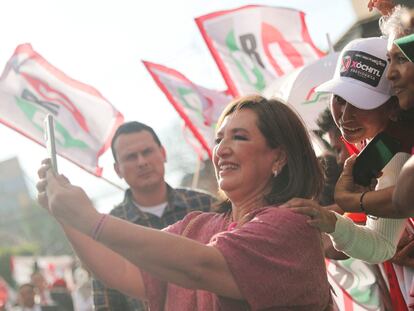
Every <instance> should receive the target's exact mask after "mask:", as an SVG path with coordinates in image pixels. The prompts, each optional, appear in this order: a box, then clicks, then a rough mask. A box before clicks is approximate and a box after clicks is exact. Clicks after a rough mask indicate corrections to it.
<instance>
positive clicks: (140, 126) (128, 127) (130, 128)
mask: <svg viewBox="0 0 414 311" xmlns="http://www.w3.org/2000/svg"><path fill="white" fill-rule="evenodd" d="M142 131H147V132H149V133H150V134H151V135H152V137H153V138H154V141H155V142H156V143H157V144H158V146H160V147H161V141H160V139H159V138H158V136H157V134H155V131H154V130H153V129H152V127H150V126H148V125H146V124H144V123H141V122H137V121H131V122H126V123H124V124H122V125H120V126H119V127H118V129H117V130H116V132H115V134H114V136H113V137H112V142H111V149H112V155H113V157H114V160H115V162H116V161H117V159H116V154H115V142H116V139H117V138H118V137H119V135H122V134H131V133H138V132H142Z"/></svg>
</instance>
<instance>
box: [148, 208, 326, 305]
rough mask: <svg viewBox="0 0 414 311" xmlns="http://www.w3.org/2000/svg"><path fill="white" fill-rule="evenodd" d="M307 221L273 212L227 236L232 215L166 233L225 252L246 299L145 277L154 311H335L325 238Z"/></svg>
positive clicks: (191, 218) (194, 217)
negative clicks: (184, 237) (324, 248)
mask: <svg viewBox="0 0 414 311" xmlns="http://www.w3.org/2000/svg"><path fill="white" fill-rule="evenodd" d="M306 219H307V217H305V216H303V215H299V214H295V213H292V212H291V211H289V210H287V209H283V208H277V207H267V208H262V209H259V210H257V211H255V212H254V214H253V218H252V219H251V220H250V221H249V222H247V223H245V224H244V225H242V226H241V227H240V228H234V229H233V230H231V231H227V229H228V227H229V224H230V221H229V216H228V215H225V214H217V213H202V212H193V213H190V214H188V215H187V216H186V217H185V218H184V219H183V220H182V221H179V222H177V223H176V224H174V225H171V226H169V227H167V228H165V229H164V230H165V231H167V232H170V233H174V234H179V235H182V233H183V232H184V230H185V236H187V237H189V238H191V239H194V240H196V241H199V242H201V243H204V244H206V245H211V246H214V247H216V248H217V249H219V250H220V252H221V253H222V254H223V256H224V258H225V259H226V261H227V264H228V266H229V269H230V271H231V272H232V273H233V276H234V279H235V281H236V283H237V284H238V286H239V289H240V291H241V293H242V295H243V297H244V299H245V300H243V301H242V300H234V299H230V298H226V297H222V296H218V295H216V294H214V293H211V292H207V291H203V290H192V289H186V288H183V287H179V286H176V285H174V284H172V283H167V282H164V281H161V280H159V279H157V278H155V277H152V276H151V275H150V274H148V273H145V272H143V278H144V283H145V287H146V293H147V297H148V302H149V307H150V309H151V311H162V310H183V311H190V310H203V311H204V310H205V311H210V310H212V311H215V310H217V311H218V310H221V311H230V310H231V311H234V310H297V311H301V310H303V311H305V310H306V311H312V310H315V311H316V310H318V311H321V310H330V308H329V307H328V302H329V301H330V292H329V285H328V281H327V276H326V270H325V263H324V255H323V250H322V243H321V237H320V233H319V231H317V230H316V229H314V228H312V227H311V226H309V225H308V224H307V223H306ZM190 222H191V223H190ZM188 225H189V226H188ZM187 226H188V228H187V229H186V227H187Z"/></svg>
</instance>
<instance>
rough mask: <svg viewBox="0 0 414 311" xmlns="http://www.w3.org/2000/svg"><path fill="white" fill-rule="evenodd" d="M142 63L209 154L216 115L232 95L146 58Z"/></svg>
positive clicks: (212, 142)
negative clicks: (194, 81)
mask: <svg viewBox="0 0 414 311" xmlns="http://www.w3.org/2000/svg"><path fill="white" fill-rule="evenodd" d="M143 63H144V65H145V67H146V68H147V70H148V71H149V73H150V74H151V76H152V78H153V79H154V81H155V83H156V84H157V85H158V86H159V88H160V89H161V90H162V91H163V92H164V94H165V96H167V98H168V100H169V101H170V103H171V104H172V105H173V106H174V108H175V110H176V111H177V112H178V114H179V115H180V117H181V118H182V119H183V120H184V122H185V125H186V126H187V127H188V128H189V129H190V131H191V132H192V133H193V135H194V136H195V138H196V139H197V140H198V141H199V142H200V144H201V146H202V147H203V149H204V150H205V151H206V152H207V153H208V155H209V157H211V155H212V147H213V145H214V130H215V126H216V123H217V120H218V117H219V116H220V114H221V112H222V111H223V109H224V107H225V106H226V105H227V104H228V103H229V102H230V100H231V99H232V98H231V97H230V96H228V95H226V94H225V93H224V92H220V91H216V90H210V89H207V88H204V87H202V86H199V85H196V84H194V83H192V82H191V81H190V80H188V79H187V78H186V77H185V76H184V75H182V74H181V73H179V72H178V71H176V70H174V69H171V68H168V67H165V66H163V65H159V64H154V63H150V62H147V61H143Z"/></svg>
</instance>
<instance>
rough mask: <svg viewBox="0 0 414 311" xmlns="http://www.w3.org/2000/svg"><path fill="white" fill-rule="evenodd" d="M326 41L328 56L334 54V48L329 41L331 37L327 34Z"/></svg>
mask: <svg viewBox="0 0 414 311" xmlns="http://www.w3.org/2000/svg"><path fill="white" fill-rule="evenodd" d="M326 40H327V41H328V51H329V54H331V53H334V52H335V51H334V48H333V45H332V41H331V37H330V35H329V33H326Z"/></svg>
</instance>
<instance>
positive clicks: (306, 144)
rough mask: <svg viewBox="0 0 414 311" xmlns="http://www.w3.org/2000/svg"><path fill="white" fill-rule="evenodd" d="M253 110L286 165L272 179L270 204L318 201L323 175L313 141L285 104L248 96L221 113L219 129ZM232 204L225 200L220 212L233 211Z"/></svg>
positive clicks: (232, 103)
mask: <svg viewBox="0 0 414 311" xmlns="http://www.w3.org/2000/svg"><path fill="white" fill-rule="evenodd" d="M242 109H250V110H251V111H253V112H254V113H255V114H256V116H257V127H258V128H259V130H260V132H261V133H262V134H263V136H264V137H265V139H266V142H267V144H268V146H269V147H270V148H278V147H281V148H282V149H283V150H284V151H285V153H286V158H287V163H286V165H285V166H284V167H283V169H282V170H281V172H279V174H278V175H277V177H274V178H273V179H272V189H271V191H270V193H268V194H266V195H265V198H264V202H265V203H266V204H269V205H273V204H281V203H284V202H286V201H288V200H290V199H291V198H293V197H301V198H308V199H311V198H317V197H318V196H319V193H320V191H321V189H322V184H323V174H322V170H321V167H320V164H319V161H318V160H317V158H316V155H315V152H314V150H313V148H312V144H311V142H310V138H309V135H308V132H307V130H306V129H305V126H304V125H303V123H302V120H301V119H300V117H299V116H298V115H297V114H296V113H295V112H294V111H293V110H292V109H291V108H289V107H288V106H287V105H286V104H284V103H282V102H280V101H278V100H276V99H269V100H268V99H266V98H264V97H262V96H258V95H253V96H245V97H242V98H239V99H236V100H234V101H232V102H231V103H230V104H229V105H228V106H227V107H226V108H225V110H224V111H223V113H222V114H221V116H220V118H219V120H218V123H217V127H220V125H221V124H222V123H223V120H224V118H225V117H227V116H228V115H231V114H233V113H235V112H237V111H239V110H242ZM230 208H231V203H230V201H229V200H228V199H226V198H225V199H224V201H223V202H221V203H219V205H218V211H219V212H226V211H228V210H230Z"/></svg>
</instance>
